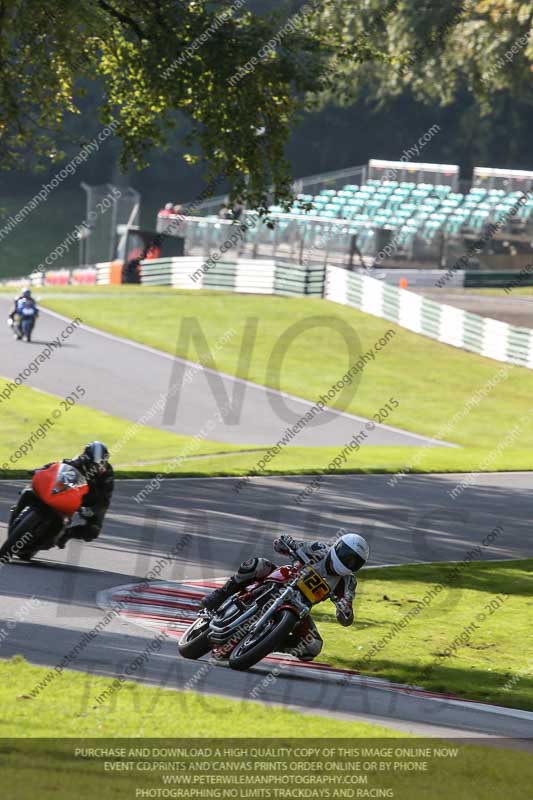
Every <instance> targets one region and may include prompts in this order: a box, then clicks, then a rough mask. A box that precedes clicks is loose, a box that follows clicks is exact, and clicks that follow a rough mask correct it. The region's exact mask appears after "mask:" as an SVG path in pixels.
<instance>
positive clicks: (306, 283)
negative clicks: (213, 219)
mask: <svg viewBox="0 0 533 800" xmlns="http://www.w3.org/2000/svg"><path fill="white" fill-rule="evenodd" d="M324 281H325V269H324V267H323V266H316V267H315V266H313V267H305V266H295V265H292V264H280V263H278V262H274V261H266V260H265V261H263V260H259V259H249V260H248V259H240V260H238V261H217V262H213V263H208V262H206V261H205V259H203V258H201V257H200V256H194V257H192V256H191V257H185V258H159V259H154V260H151V261H145V262H143V264H142V265H141V283H146V284H150V285H152V286H157V285H160V286H173V287H174V288H176V289H220V290H222V291H226V292H243V293H253V294H284V295H295V296H299V295H305V294H310V295H315V296H318V297H321V296H322V294H323V292H324Z"/></svg>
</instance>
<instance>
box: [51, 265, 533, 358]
mask: <svg viewBox="0 0 533 800" xmlns="http://www.w3.org/2000/svg"><path fill="white" fill-rule="evenodd" d="M70 272H73V273H74V272H75V273H76V275H74V274H72V275H70V282H75V283H98V284H106V283H109V282H110V265H109V264H98V265H96V267H95V268H94V269H92V270H74V271H70ZM63 273H64V274H63ZM84 273H86V274H84ZM68 274H69V271H68V270H58V271H56V272H55V273H53V274H52V273H46V276H43V275H39V276H38V277H39V280H40V283H39V284H38V285H43V284H44V283H46V284H54V283H62V282H69V280H67V279H66V276H68ZM141 282H142V283H144V284H148V285H153V286H173V287H175V288H178V289H218V290H220V291H226V292H242V293H252V294H279V295H287V296H293V297H300V296H304V295H307V296H314V297H324V298H325V299H326V300H331V301H333V302H334V303H341V304H342V305H347V306H352V307H353V308H358V309H359V310H361V311H365V312H366V313H367V314H372V315H373V316H376V317H381V318H382V319H387V320H390V322H394V323H396V324H397V325H399V326H400V327H402V328H406V329H407V330H410V331H413V332H414V333H420V334H422V335H423V336H428V337H429V338H430V339H436V340H437V341H439V342H443V343H444V344H449V345H452V346H453V347H460V348H462V349H463V350H469V351H470V352H472V353H478V354H479V355H483V356H486V357H487V358H493V359H495V360H497V361H505V362H507V363H510V364H517V365H519V366H522V367H527V368H528V369H533V330H530V329H529V328H519V327H515V326H512V325H508V324H507V323H506V322H500V321H499V320H495V319H489V318H487V317H481V316H479V315H478V314H472V313H470V312H468V311H463V310H462V309H460V308H455V307H454V306H450V305H446V304H443V303H436V302H434V301H433V300H429V299H427V298H425V297H423V296H421V295H419V294H415V293H414V292H410V291H409V290H408V289H399V288H397V287H396V286H392V285H391V284H388V283H385V282H384V281H382V280H378V279H376V278H372V277H370V276H369V275H365V274H361V273H356V272H349V271H347V270H345V269H343V268H342V267H332V266H327V267H324V266H320V265H308V266H305V265H293V264H283V263H279V262H277V261H276V262H274V261H267V260H265V261H263V260H260V259H240V260H236V261H225V262H213V263H210V262H206V261H205V259H203V258H202V257H200V256H195V257H185V258H160V259H154V260H151V261H145V262H143V264H142V265H141Z"/></svg>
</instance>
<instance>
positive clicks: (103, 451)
mask: <svg viewBox="0 0 533 800" xmlns="http://www.w3.org/2000/svg"><path fill="white" fill-rule="evenodd" d="M63 461H64V463H65V464H72V466H73V467H76V469H77V470H79V471H80V472H81V474H82V475H83V476H84V477H85V479H86V481H87V484H88V486H89V491H88V492H87V494H86V495H85V497H84V499H83V506H82V508H80V510H79V512H78V513H79V515H80V516H81V517H82V518H83V519H85V524H82V525H74V526H72V527H69V528H66V529H65V531H64V532H63V533H62V534H61V537H60V540H59V541H58V542H56V544H57V546H58V547H59V548H60V549H63V548H64V547H65V545H66V543H67V541H68V540H69V539H83V540H84V541H85V542H92V541H93V539H96V537H97V536H98V535H99V533H100V531H101V529H102V525H103V522H104V517H105V514H106V511H107V509H108V508H109V504H110V502H111V497H112V495H113V488H114V483H115V481H114V477H113V476H114V471H113V467H112V466H111V464H110V463H109V450H108V449H107V447H106V446H105V444H103V443H102V442H90V444H88V445H87V446H86V447H85V449H84V450H83V453H81V455H79V456H77V457H76V458H65V459H63ZM49 466H50V464H45V467H49ZM33 502H34V495H33V492H32V491H31V489H25V490H23V491H22V493H21V495H20V497H19V500H18V502H17V503H16V505H14V506H13V507H12V508H11V514H10V517H9V525H11V522H12V521H13V520H14V519H15V518H16V517H17V516H18V514H20V512H21V511H22V509H23V508H24V506H26V505H31V504H32V503H33ZM58 524H59V521H58Z"/></svg>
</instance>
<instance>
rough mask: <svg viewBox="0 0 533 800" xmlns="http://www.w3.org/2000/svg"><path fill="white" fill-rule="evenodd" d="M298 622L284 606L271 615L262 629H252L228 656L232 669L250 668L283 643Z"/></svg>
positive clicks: (292, 612) (295, 616) (296, 617)
mask: <svg viewBox="0 0 533 800" xmlns="http://www.w3.org/2000/svg"><path fill="white" fill-rule="evenodd" d="M297 622H298V616H297V615H296V614H295V613H294V611H290V609H288V608H284V609H283V610H282V611H281V612H279V613H278V614H276V615H274V616H273V617H271V618H270V619H269V620H268V621H267V623H266V625H265V628H264V630H262V631H252V632H251V633H249V634H248V635H247V636H245V637H244V639H242V640H241V641H240V642H239V644H238V645H237V647H235V648H234V650H233V652H232V653H231V655H230V657H229V665H230V667H231V668H232V669H241V670H242V669H250V667H253V666H254V664H257V662H258V661H261V659H262V658H265V656H268V655H270V653H273V652H274V651H275V650H279V648H280V647H281V646H282V645H283V644H284V643H285V640H286V639H287V637H288V635H289V634H290V632H291V631H292V629H293V628H294V626H295V625H296V624H297Z"/></svg>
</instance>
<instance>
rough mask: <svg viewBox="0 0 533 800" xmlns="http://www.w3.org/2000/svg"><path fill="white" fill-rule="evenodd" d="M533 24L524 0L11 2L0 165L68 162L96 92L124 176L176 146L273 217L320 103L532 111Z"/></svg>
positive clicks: (2, 10) (4, 47)
mask: <svg viewBox="0 0 533 800" xmlns="http://www.w3.org/2000/svg"><path fill="white" fill-rule="evenodd" d="M269 5H270V4H269ZM532 25H533V6H532V5H531V4H530V3H525V2H519V1H518V0H462V2H461V1H460V0H447V2H446V3H438V2H434V0H310V2H308V3H306V4H302V3H301V2H298V3H295V2H287V3H286V5H284V6H283V8H279V7H277V9H276V10H275V11H271V10H264V11H263V12H262V13H257V12H253V11H251V10H250V9H249V8H248V7H247V5H246V0H179V2H178V1H177V0H78V2H76V3H72V0H39V2H38V3H35V2H32V0H2V1H1V2H0V46H1V51H0V52H1V54H2V55H1V57H0V107H1V116H0V158H1V164H2V166H3V167H6V168H11V167H13V166H17V165H19V166H27V165H28V163H29V161H30V159H34V160H36V161H37V162H41V163H45V164H47V165H49V164H50V162H51V161H52V162H54V161H59V160H61V158H62V151H61V147H62V144H64V139H65V131H66V129H67V128H69V125H68V122H69V120H71V119H72V118H73V117H75V115H80V108H82V107H83V97H84V93H85V92H86V91H87V87H88V86H89V85H90V83H89V82H90V81H97V82H98V85H99V87H100V97H101V102H100V105H99V116H100V121H101V124H102V125H105V124H109V123H110V122H111V121H113V122H115V124H116V127H115V135H116V136H117V137H118V138H119V139H120V141H121V143H122V155H121V162H122V164H123V166H124V167H126V166H128V165H130V164H134V165H136V166H139V167H140V166H144V165H145V164H146V163H147V161H148V159H149V154H150V151H151V150H152V149H153V148H161V147H165V146H167V145H168V144H173V143H175V141H176V138H177V137H178V135H179V136H182V137H183V146H182V156H183V158H184V159H185V160H186V161H188V162H190V163H197V162H201V163H204V164H205V173H206V179H208V180H209V179H211V180H212V179H215V178H217V176H220V175H221V174H223V175H225V176H227V178H228V180H229V182H230V183H231V185H232V186H233V192H234V195H235V196H241V197H244V198H245V199H247V200H248V202H249V203H250V205H252V206H254V207H257V208H259V209H264V208H265V207H266V204H267V197H268V190H269V188H270V187H271V186H272V187H273V188H274V197H275V199H276V200H277V201H278V202H279V201H284V200H288V199H289V198H290V193H291V192H290V184H291V174H290V169H289V165H288V163H287V160H286V158H285V144H286V142H287V139H288V137H289V134H290V131H291V126H292V125H293V123H294V120H295V119H296V118H297V117H298V115H299V114H301V113H303V112H305V111H310V110H313V109H316V108H317V107H320V105H321V104H324V102H326V101H330V100H334V101H335V102H337V103H341V104H351V103H352V102H354V99H355V98H357V97H358V96H359V95H360V94H361V93H362V92H364V93H365V94H366V95H368V94H370V96H371V97H374V98H375V99H376V100H377V101H378V102H380V103H382V104H383V103H386V102H387V100H388V99H389V98H391V97H396V96H399V95H401V94H402V93H403V92H405V91H406V90H407V91H410V92H411V93H413V95H414V96H415V97H416V98H417V99H418V100H419V101H421V102H435V100H438V101H439V102H442V103H450V102H451V101H452V100H453V99H454V98H455V97H457V95H458V94H459V93H460V92H464V91H466V92H468V93H470V94H471V95H472V96H473V97H474V98H475V99H476V101H477V103H478V104H479V108H480V110H481V112H482V113H490V110H491V107H492V105H493V103H494V102H495V97H496V95H498V94H505V96H510V97H516V98H518V99H519V100H520V101H521V102H524V101H527V100H528V98H529V99H531V78H532V63H533V37H531V38H530V33H531V31H532ZM182 119H184V120H185V121H186V132H185V135H183V123H182V122H181V120H182ZM178 120H180V121H178ZM77 127H78V129H79V126H77ZM178 129H180V130H178ZM79 144H80V145H81V144H83V142H82V141H80V142H79Z"/></svg>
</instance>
